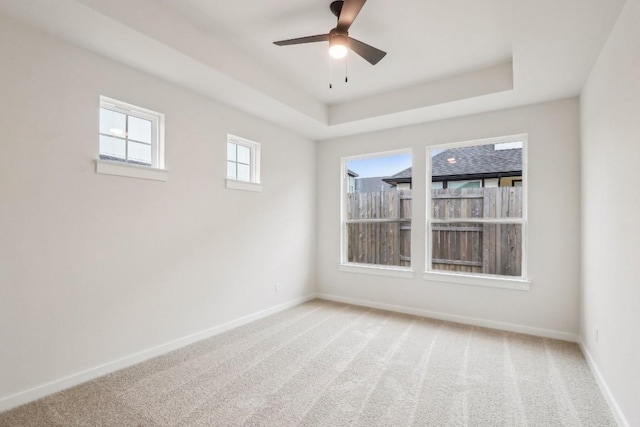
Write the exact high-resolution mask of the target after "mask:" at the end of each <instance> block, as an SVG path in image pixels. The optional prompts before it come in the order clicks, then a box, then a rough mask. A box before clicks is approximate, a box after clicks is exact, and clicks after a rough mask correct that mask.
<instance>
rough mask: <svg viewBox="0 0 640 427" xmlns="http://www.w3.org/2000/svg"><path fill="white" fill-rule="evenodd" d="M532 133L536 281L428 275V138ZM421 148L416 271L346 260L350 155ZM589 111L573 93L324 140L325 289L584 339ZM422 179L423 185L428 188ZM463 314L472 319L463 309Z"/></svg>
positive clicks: (321, 280)
mask: <svg viewBox="0 0 640 427" xmlns="http://www.w3.org/2000/svg"><path fill="white" fill-rule="evenodd" d="M521 133H528V135H529V147H528V149H529V156H528V163H529V175H528V185H529V237H530V239H529V255H528V262H529V273H530V274H529V276H530V278H531V280H532V284H531V289H530V290H529V291H520V290H507V289H497V288H487V287H478V286H468V285H457V284H444V283H435V282H428V281H425V280H424V279H423V278H422V272H423V271H424V258H425V252H424V251H425V249H424V247H425V242H424V235H425V226H424V219H425V194H424V188H425V180H426V179H425V167H426V147H427V146H429V145H434V144H443V143H450V142H457V141H468V140H474V139H479V138H488V137H497V136H505V135H514V134H521ZM402 148H411V149H413V180H414V181H413V184H414V185H413V189H414V203H413V206H414V207H413V209H414V211H413V234H412V239H413V244H412V250H413V253H412V261H413V263H414V270H415V273H416V274H415V277H414V278H413V279H400V278H394V277H380V276H373V275H363V274H359V273H351V272H344V271H339V270H338V263H339V262H340V251H339V249H340V240H339V236H340V227H339V224H340V159H341V157H343V156H354V155H361V154H367V153H373V152H381V151H385V150H392V149H402ZM579 176H580V169H579V112H578V100H577V99H575V98H573V99H567V100H561V101H556V102H551V103H545V104H538V105H533V106H528V107H521V108H515V109H509V110H504V111H496V112H491V113H486V114H480V115H474V116H467V117H462V118H456V119H450V120H445V121H439V122H434V123H427V124H422V125H417V126H410V127H405V128H398V129H394V130H388V131H383V132H376V133H371V134H364V135H357V136H352V137H346V138H340V139H335V140H329V141H323V142H320V143H319V144H318V287H319V293H321V294H330V295H333V296H338V297H340V298H343V299H344V298H349V299H356V300H360V301H365V302H368V303H383V304H391V305H396V306H400V307H404V308H409V309H414V310H422V311H429V312H435V313H441V314H445V315H448V316H449V317H450V318H451V316H463V317H465V318H467V320H469V318H472V319H475V320H480V321H481V323H482V324H491V325H493V326H498V327H508V326H509V325H505V324H504V323H506V324H510V326H514V325H515V326H518V327H516V328H513V329H515V330H524V331H528V332H532V333H540V334H543V335H544V334H547V335H552V336H561V337H565V338H567V339H572V338H573V339H575V334H577V332H578V323H579V251H580V250H579V229H580V227H579V221H580V213H579V207H580V203H579V193H580V182H579ZM420 189H423V190H422V191H421V190H420ZM458 320H465V319H461V318H458Z"/></svg>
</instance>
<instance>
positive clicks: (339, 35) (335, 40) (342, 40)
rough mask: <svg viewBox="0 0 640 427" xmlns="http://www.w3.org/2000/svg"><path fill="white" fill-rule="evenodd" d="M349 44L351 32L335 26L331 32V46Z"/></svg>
mask: <svg viewBox="0 0 640 427" xmlns="http://www.w3.org/2000/svg"><path fill="white" fill-rule="evenodd" d="M338 44H339V45H342V46H347V47H348V46H349V33H348V32H346V31H340V30H338V29H337V28H334V29H333V30H331V31H330V32H329V47H331V46H334V45H338Z"/></svg>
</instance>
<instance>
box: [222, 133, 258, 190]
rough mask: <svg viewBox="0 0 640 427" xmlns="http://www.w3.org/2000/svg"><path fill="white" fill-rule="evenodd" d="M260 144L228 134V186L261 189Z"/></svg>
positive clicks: (242, 188) (241, 188)
mask: <svg viewBox="0 0 640 427" xmlns="http://www.w3.org/2000/svg"><path fill="white" fill-rule="evenodd" d="M244 184H260V144H259V143H257V142H254V141H249V140H248V139H244V138H240V137H238V136H234V135H227V188H234V189H240V190H251V191H261V188H260V187H259V186H256V185H249V186H247V185H244Z"/></svg>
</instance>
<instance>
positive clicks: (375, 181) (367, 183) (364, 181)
mask: <svg viewBox="0 0 640 427" xmlns="http://www.w3.org/2000/svg"><path fill="white" fill-rule="evenodd" d="M383 179H384V178H383V177H381V176H377V177H374V178H356V189H355V190H356V193H370V192H374V191H385V190H389V189H390V188H392V187H393V186H392V185H391V184H388V183H386V182H384V180H383Z"/></svg>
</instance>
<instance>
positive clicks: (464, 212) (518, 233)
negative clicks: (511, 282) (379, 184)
mask: <svg viewBox="0 0 640 427" xmlns="http://www.w3.org/2000/svg"><path fill="white" fill-rule="evenodd" d="M431 198H432V203H431V209H432V211H431V212H432V218H433V222H432V224H431V242H428V244H431V250H432V252H431V258H432V268H433V269H434V270H443V271H461V272H473V273H484V274H498V275H505V276H520V275H521V271H522V270H521V269H522V224H521V221H520V219H521V218H522V187H489V188H470V189H453V190H451V189H439V190H432V194H431ZM411 203H412V196H411V190H404V191H382V192H373V193H350V194H349V197H348V203H347V218H348V221H347V222H348V224H347V248H348V260H349V262H356V263H367V264H379V265H396V266H409V265H410V261H411ZM474 220H475V221H474ZM350 221H351V222H350ZM487 221H488V222H487Z"/></svg>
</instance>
